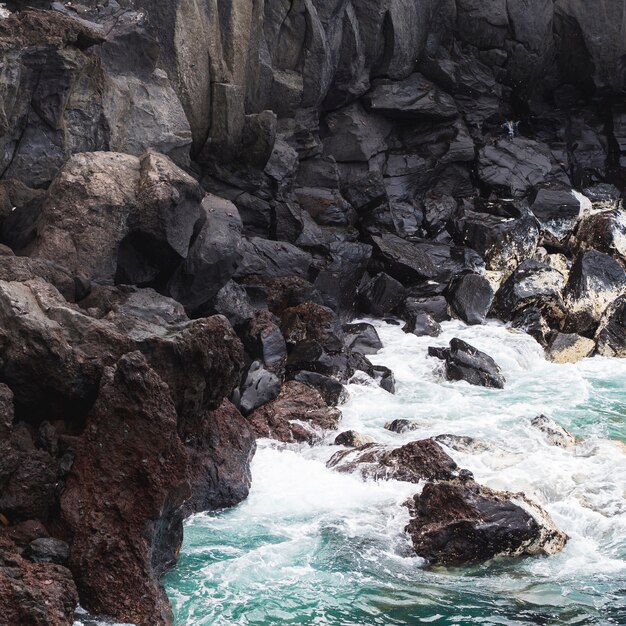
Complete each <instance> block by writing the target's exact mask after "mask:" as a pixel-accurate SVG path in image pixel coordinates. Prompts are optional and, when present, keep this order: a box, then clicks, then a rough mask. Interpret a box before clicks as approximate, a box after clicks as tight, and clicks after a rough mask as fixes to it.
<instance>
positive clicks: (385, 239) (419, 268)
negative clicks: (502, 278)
mask: <svg viewBox="0 0 626 626" xmlns="http://www.w3.org/2000/svg"><path fill="white" fill-rule="evenodd" d="M372 240H373V242H374V246H375V248H376V250H377V251H378V253H379V254H380V256H381V257H382V259H383V261H384V263H385V267H386V271H387V272H388V273H389V274H391V275H392V276H393V277H394V278H396V279H398V280H399V281H401V282H403V283H406V282H409V283H410V282H416V281H420V280H423V279H427V280H436V281H447V280H449V279H450V278H451V277H452V276H454V275H455V274H460V273H461V272H463V271H474V270H479V269H480V268H481V267H482V266H483V261H482V259H481V258H480V257H479V256H478V254H476V253H475V252H474V251H473V250H470V249H468V248H463V247H455V246H449V245H447V244H441V243H434V242H430V241H407V240H405V239H401V238H400V237H397V236H396V235H392V234H386V235H382V236H380V237H372Z"/></svg>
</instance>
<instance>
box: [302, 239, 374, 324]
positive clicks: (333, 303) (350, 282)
mask: <svg viewBox="0 0 626 626" xmlns="http://www.w3.org/2000/svg"><path fill="white" fill-rule="evenodd" d="M371 256H372V248H371V246H369V245H368V244H363V243H353V242H349V241H346V242H336V243H331V244H330V245H329V246H328V257H329V261H328V262H327V263H326V264H325V265H324V267H322V269H321V270H320V271H319V273H318V274H317V277H316V278H315V281H314V283H313V285H314V287H315V289H317V291H318V292H319V293H320V294H321V296H322V299H323V302H324V304H325V305H326V306H328V307H329V308H331V309H333V311H335V312H336V313H337V314H338V315H341V316H342V317H347V316H350V315H351V314H352V312H353V311H354V306H355V301H356V293H357V287H358V285H359V283H360V282H361V279H362V278H363V275H364V274H365V270H366V268H367V264H368V263H369V260H370V257H371Z"/></svg>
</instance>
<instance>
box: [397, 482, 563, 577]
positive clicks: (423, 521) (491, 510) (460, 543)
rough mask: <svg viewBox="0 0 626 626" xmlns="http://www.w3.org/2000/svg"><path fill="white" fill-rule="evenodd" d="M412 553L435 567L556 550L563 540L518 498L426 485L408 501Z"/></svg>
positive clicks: (464, 485)
mask: <svg viewBox="0 0 626 626" xmlns="http://www.w3.org/2000/svg"><path fill="white" fill-rule="evenodd" d="M409 508H410V510H411V515H412V519H411V521H410V522H409V524H408V526H407V532H408V533H409V535H410V536H411V539H412V541H413V546H414V548H415V552H416V553H417V554H418V555H419V556H422V557H423V558H425V559H426V560H427V561H428V562H429V563H432V564H436V565H461V564H463V563H476V562H480V561H486V560H488V559H491V558H494V557H497V556H536V555H548V554H556V553H557V552H560V551H561V550H562V549H563V547H564V545H565V543H566V541H567V536H566V535H565V534H564V533H563V532H561V531H560V530H558V528H556V526H555V525H554V522H553V521H552V520H551V518H550V516H549V515H548V514H547V513H546V512H545V511H544V510H543V509H542V508H541V507H539V506H538V505H537V504H535V503H533V502H531V501H530V500H528V499H527V498H526V497H525V496H524V495H523V494H520V493H517V494H514V493H509V492H502V491H493V490H492V489H488V488H487V487H483V486H481V485H478V484H477V483H475V482H473V481H471V480H470V481H465V482H459V481H445V482H439V483H427V484H426V485H425V486H424V489H423V491H422V492H421V494H419V495H416V496H415V497H414V498H413V502H411V503H410V505H409Z"/></svg>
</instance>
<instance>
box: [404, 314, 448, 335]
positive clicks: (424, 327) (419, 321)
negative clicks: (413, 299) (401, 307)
mask: <svg viewBox="0 0 626 626" xmlns="http://www.w3.org/2000/svg"><path fill="white" fill-rule="evenodd" d="M407 317H408V318H409V319H408V321H407V323H406V324H405V325H404V326H403V328H402V330H403V331H404V332H405V333H411V334H412V335H415V336H416V337H438V336H439V335H441V326H440V324H439V323H438V322H436V321H435V320H434V319H433V318H432V317H431V316H430V315H429V314H428V313H426V312H425V311H416V312H415V313H411V314H409V315H407Z"/></svg>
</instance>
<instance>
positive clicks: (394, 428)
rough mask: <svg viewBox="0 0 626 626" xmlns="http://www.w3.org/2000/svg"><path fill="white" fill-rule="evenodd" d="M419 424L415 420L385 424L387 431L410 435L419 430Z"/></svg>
mask: <svg viewBox="0 0 626 626" xmlns="http://www.w3.org/2000/svg"><path fill="white" fill-rule="evenodd" d="M419 427H420V425H419V423H418V422H416V421H414V420H407V419H397V420H393V421H391V422H387V423H386V424H385V429H386V430H390V431H391V432H392V433H398V434H402V433H408V432H410V431H412V430H418V428H419Z"/></svg>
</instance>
